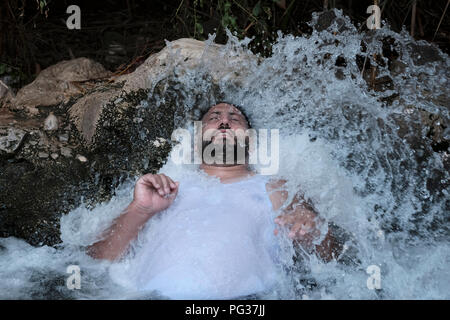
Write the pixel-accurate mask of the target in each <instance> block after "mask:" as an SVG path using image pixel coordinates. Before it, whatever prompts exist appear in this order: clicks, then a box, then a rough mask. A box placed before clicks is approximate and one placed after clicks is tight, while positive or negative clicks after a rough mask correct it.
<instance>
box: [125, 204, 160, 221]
mask: <svg viewBox="0 0 450 320" xmlns="http://www.w3.org/2000/svg"><path fill="white" fill-rule="evenodd" d="M126 211H127V212H130V213H131V212H132V213H133V216H138V217H141V218H142V219H144V220H148V219H149V218H151V217H152V216H153V215H155V214H156V213H157V211H155V210H154V209H153V208H151V207H145V206H142V205H140V204H139V203H137V202H136V201H132V202H131V203H130V204H129V205H128V207H127V209H126Z"/></svg>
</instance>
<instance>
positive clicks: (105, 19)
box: [0, 0, 450, 90]
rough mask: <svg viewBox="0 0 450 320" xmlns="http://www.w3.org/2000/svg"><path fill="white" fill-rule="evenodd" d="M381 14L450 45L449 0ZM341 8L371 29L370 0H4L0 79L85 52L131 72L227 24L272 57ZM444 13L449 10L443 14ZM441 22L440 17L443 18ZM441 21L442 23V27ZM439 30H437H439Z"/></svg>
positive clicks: (27, 76) (22, 79)
mask: <svg viewBox="0 0 450 320" xmlns="http://www.w3.org/2000/svg"><path fill="white" fill-rule="evenodd" d="M378 2H379V3H378V5H379V6H380V8H382V14H381V18H382V20H385V21H387V22H388V23H389V25H390V27H391V29H392V30H395V31H400V30H401V29H402V28H405V29H406V30H407V31H408V32H411V24H412V14H411V13H412V11H413V7H414V2H415V3H416V16H415V23H414V29H415V31H414V37H415V38H416V39H424V40H428V41H432V42H434V43H435V44H436V45H438V46H439V47H440V48H441V49H442V50H443V51H444V52H446V53H447V54H448V53H449V49H450V18H449V15H450V12H449V11H450V8H447V11H446V12H445V9H446V6H448V2H449V0H416V1H414V0H384V1H378ZM324 3H328V8H338V9H342V10H343V12H344V14H346V15H348V16H350V18H351V19H352V21H353V22H354V23H355V25H357V26H358V25H359V24H360V25H361V27H360V29H361V30H366V29H367V28H366V25H365V23H366V19H367V18H368V17H369V16H370V14H368V13H366V10H367V7H368V6H369V5H371V4H373V3H374V1H373V0H368V1H366V0H328V1H326V0H239V1H238V0H212V1H209V0H165V1H163V0H147V1H144V0H118V1H113V0H106V1H94V0H90V1H73V0H70V1H69V0H2V1H1V2H0V79H2V80H3V81H4V82H7V83H8V84H9V85H10V86H11V87H12V88H13V89H14V90H17V88H20V87H22V86H23V85H25V84H27V83H29V82H31V81H32V80H33V79H34V78H35V77H36V75H37V74H38V73H39V72H40V70H42V69H44V68H46V67H48V66H50V65H52V64H55V63H57V62H59V61H62V60H67V59H71V58H77V57H88V58H92V59H94V60H95V61H98V62H100V63H101V64H103V65H104V66H105V67H106V68H107V69H109V70H111V71H113V72H115V73H127V72H131V71H133V70H134V69H135V68H136V67H137V66H138V65H139V64H140V63H142V62H143V61H144V60H145V59H146V58H147V57H148V56H149V55H150V54H152V53H155V52H157V51H159V50H161V49H162V48H163V47H164V46H165V41H164V40H165V39H167V40H174V39H179V38H184V37H190V38H196V39H199V40H205V39H206V38H207V37H208V34H209V33H214V32H217V37H216V42H218V43H224V42H226V39H227V38H226V35H225V32H224V28H225V27H227V28H229V29H230V30H232V31H233V32H236V35H237V36H238V37H239V38H243V37H255V41H253V42H254V45H253V46H252V50H253V51H254V52H258V53H261V54H262V55H264V56H268V55H270V52H271V43H272V42H273V41H274V39H275V38H276V31H277V30H282V31H283V32H284V33H291V34H294V35H302V34H305V33H310V32H311V29H310V28H309V26H308V25H307V22H308V21H310V20H311V13H312V12H319V11H322V10H323V8H324ZM72 4H76V5H78V6H79V7H80V9H81V30H69V29H68V28H67V27H66V20H67V19H68V17H69V16H70V14H68V13H66V9H67V7H68V6H69V5H72ZM444 12H445V15H444ZM441 19H442V22H441V24H440V25H439V22H440V21H441ZM438 26H439V28H438ZM436 31H437V32H436Z"/></svg>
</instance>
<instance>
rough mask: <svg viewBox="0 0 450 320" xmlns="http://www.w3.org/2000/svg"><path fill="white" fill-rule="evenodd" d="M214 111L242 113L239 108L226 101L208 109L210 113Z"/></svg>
mask: <svg viewBox="0 0 450 320" xmlns="http://www.w3.org/2000/svg"><path fill="white" fill-rule="evenodd" d="M213 112H220V113H222V112H228V113H237V114H240V115H242V113H241V111H240V110H239V109H238V108H236V107H235V106H233V105H231V104H226V103H221V104H218V105H216V106H214V107H211V108H210V109H209V110H208V113H213Z"/></svg>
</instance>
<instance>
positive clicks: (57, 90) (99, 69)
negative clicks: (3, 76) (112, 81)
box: [10, 58, 111, 115]
mask: <svg viewBox="0 0 450 320" xmlns="http://www.w3.org/2000/svg"><path fill="white" fill-rule="evenodd" d="M110 75H111V73H110V72H109V71H107V70H105V68H103V66H102V65H101V64H99V63H97V62H95V61H92V60H90V59H87V58H77V59H73V60H68V61H62V62H59V63H57V64H55V65H53V66H50V67H48V68H47V69H44V70H42V71H41V73H39V75H38V76H37V78H36V79H35V80H34V81H33V82H32V83H30V84H29V85H26V86H25V87H23V88H22V89H20V90H19V92H18V93H17V95H16V97H15V98H13V99H11V107H10V108H11V109H12V110H25V111H27V112H29V113H31V114H32V115H36V114H37V110H36V107H38V106H52V105H56V104H59V103H61V102H65V101H68V99H69V98H70V97H71V96H73V95H75V94H80V93H83V91H84V88H83V86H82V85H81V84H82V83H83V82H85V81H88V80H95V79H102V78H105V77H108V76H110Z"/></svg>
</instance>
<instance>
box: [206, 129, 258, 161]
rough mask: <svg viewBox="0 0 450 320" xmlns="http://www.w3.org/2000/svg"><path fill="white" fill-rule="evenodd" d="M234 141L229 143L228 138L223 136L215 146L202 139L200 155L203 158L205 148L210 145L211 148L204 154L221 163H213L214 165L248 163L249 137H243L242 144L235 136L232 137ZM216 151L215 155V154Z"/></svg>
mask: <svg viewBox="0 0 450 320" xmlns="http://www.w3.org/2000/svg"><path fill="white" fill-rule="evenodd" d="M233 139H234V143H229V142H228V139H226V138H223V140H222V142H221V143H218V144H217V145H216V146H215V147H213V145H212V144H213V142H212V141H211V140H210V141H206V140H203V141H202V156H203V159H204V158H205V149H206V148H207V147H208V146H210V145H211V146H210V149H209V150H211V148H212V150H211V151H210V152H208V151H207V152H206V156H210V157H211V158H213V159H217V160H219V161H220V159H221V160H222V161H221V162H222V163H214V164H216V165H223V166H235V165H240V164H248V159H249V139H248V137H245V140H244V144H243V145H242V144H240V143H238V141H237V137H236V136H235V137H234V138H233ZM216 151H217V155H216ZM203 161H204V160H203Z"/></svg>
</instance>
